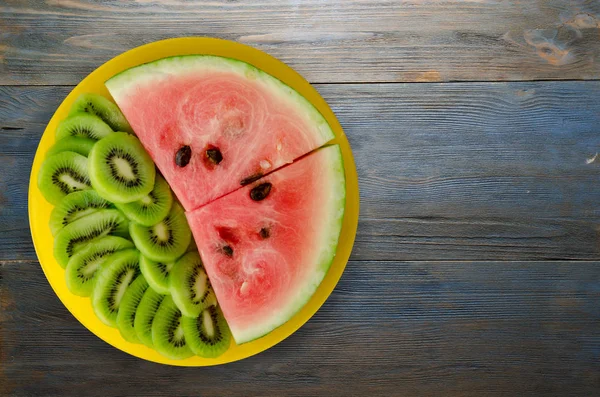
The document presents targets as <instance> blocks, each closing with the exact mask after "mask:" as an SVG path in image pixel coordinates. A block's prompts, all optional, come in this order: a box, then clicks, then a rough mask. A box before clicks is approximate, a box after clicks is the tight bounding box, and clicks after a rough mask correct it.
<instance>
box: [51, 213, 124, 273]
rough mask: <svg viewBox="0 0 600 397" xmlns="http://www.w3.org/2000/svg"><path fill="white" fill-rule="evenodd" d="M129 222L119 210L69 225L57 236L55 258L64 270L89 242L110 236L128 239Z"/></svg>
mask: <svg viewBox="0 0 600 397" xmlns="http://www.w3.org/2000/svg"><path fill="white" fill-rule="evenodd" d="M128 222H129V221H128V220H127V218H125V215H123V214H122V213H121V211H119V210H114V209H108V210H99V211H96V212H94V213H93V214H90V215H88V216H85V217H83V218H80V219H77V220H76V221H75V222H73V223H69V224H68V225H67V226H65V227H64V228H63V229H62V230H61V231H59V232H58V233H57V234H56V237H55V239H54V257H55V258H56V261H57V262H58V264H59V265H61V266H62V267H63V268H64V267H66V266H67V263H68V262H69V259H70V258H71V257H72V256H73V254H75V253H77V252H79V251H80V250H81V249H82V248H83V247H84V246H86V245H87V244H88V243H89V242H91V241H95V240H97V239H99V238H101V237H105V236H107V235H109V234H113V235H118V236H122V237H127V226H128Z"/></svg>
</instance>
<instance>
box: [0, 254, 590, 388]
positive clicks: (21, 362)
mask: <svg viewBox="0 0 600 397" xmlns="http://www.w3.org/2000/svg"><path fill="white" fill-rule="evenodd" d="M0 272H1V273H0V274H1V275H2V281H1V282H2V289H1V295H0V298H1V300H0V307H1V310H0V340H1V341H2V342H1V343H2V345H0V346H1V347H2V349H1V351H0V359H1V363H2V364H1V365H2V368H1V370H0V395H7V396H8V395H10V396H46V395H53V396H58V395H60V396H83V395H85V396H109V395H110V396H112V395H119V396H134V395H135V396H192V395H194V396H198V395H201V396H266V395H269V396H317V395H335V396H440V395H456V396H477V397H479V396H525V395H530V396H558V397H565V396H588V397H589V396H593V395H597V391H598V387H599V386H600V357H599V348H600V305H598V304H597V303H598V296H599V295H598V294H599V292H600V291H599V288H598V286H599V284H600V266H598V262H560V261H556V262H434V263H431V262H370V261H367V262H350V263H349V264H348V267H347V270H346V272H345V273H344V276H343V277H342V280H341V281H340V284H339V285H338V287H337V288H336V290H335V292H334V293H333V294H332V295H331V297H330V298H329V300H328V301H327V302H326V304H325V305H324V306H323V307H322V308H321V310H320V311H319V312H318V313H317V314H316V315H315V316H314V317H313V318H312V319H311V320H310V321H309V322H308V323H307V324H306V325H305V326H304V327H303V328H301V329H300V330H299V331H298V332H297V333H295V334H294V335H292V336H291V337H290V338H288V339H287V340H285V341H284V342H282V343H281V344H279V345H278V346H276V347H274V348H272V349H270V350H268V351H266V352H264V353H261V354H260V355H258V356H255V357H251V358H248V359H246V360H243V361H241V362H237V363H233V364H230V365H226V366H219V367H214V368H176V367H167V366H163V365H158V364H153V363H149V362H145V361H142V360H139V359H136V358H134V357H131V356H129V355H127V354H125V353H123V352H121V351H119V350H116V349H114V348H112V347H111V346H109V345H108V344H106V343H104V342H103V341H101V340H100V339H98V338H97V337H96V336H94V335H93V334H91V333H90V332H89V331H88V330H86V329H85V328H84V327H83V326H81V324H79V323H78V322H77V320H75V319H74V318H73V316H72V315H71V314H70V313H69V312H68V311H67V310H66V309H65V308H64V306H62V304H61V303H60V301H59V300H58V298H57V297H56V296H55V295H54V294H53V292H52V290H51V289H50V287H49V286H48V283H47V281H46V279H45V278H44V275H43V273H42V271H41V269H40V267H39V265H38V263H37V262H28V261H24V262H19V263H15V262H9V263H2V264H0Z"/></svg>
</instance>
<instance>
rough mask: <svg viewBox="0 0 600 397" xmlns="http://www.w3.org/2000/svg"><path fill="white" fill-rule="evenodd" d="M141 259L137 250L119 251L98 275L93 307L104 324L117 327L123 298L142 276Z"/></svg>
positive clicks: (93, 295)
mask: <svg viewBox="0 0 600 397" xmlns="http://www.w3.org/2000/svg"><path fill="white" fill-rule="evenodd" d="M139 257H140V253H139V251H138V250H136V249H127V250H123V251H119V252H117V253H115V254H113V255H111V257H110V258H109V260H107V261H106V263H105V264H104V266H102V269H101V270H100V272H99V273H98V276H97V277H98V278H97V280H96V285H95V286H94V292H93V293H92V307H93V308H94V312H95V313H96V316H98V318H99V319H100V320H101V321H102V322H103V323H104V324H106V325H109V326H111V327H116V326H117V315H118V312H119V308H120V307H121V303H122V302H123V297H124V296H125V294H126V292H127V289H128V288H129V287H130V285H131V283H132V282H133V280H135V279H136V278H137V276H138V275H139V274H140V269H139Z"/></svg>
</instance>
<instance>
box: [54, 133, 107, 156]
mask: <svg viewBox="0 0 600 397" xmlns="http://www.w3.org/2000/svg"><path fill="white" fill-rule="evenodd" d="M94 143H96V141H95V140H93V139H90V138H83V137H80V136H69V137H66V138H63V139H61V140H60V141H57V142H56V143H55V144H54V145H53V146H52V147H51V148H50V149H48V151H47V152H46V157H48V156H52V155H53V154H56V153H61V152H75V153H78V154H80V155H82V156H85V157H87V156H88V154H89V153H90V150H92V147H94Z"/></svg>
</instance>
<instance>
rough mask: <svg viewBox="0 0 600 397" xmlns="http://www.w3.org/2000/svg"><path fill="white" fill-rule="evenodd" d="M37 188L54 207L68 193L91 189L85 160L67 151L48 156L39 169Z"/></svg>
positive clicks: (77, 154)
mask: <svg viewBox="0 0 600 397" xmlns="http://www.w3.org/2000/svg"><path fill="white" fill-rule="evenodd" d="M38 188H39V189H40V192H41V193H42V195H43V196H44V198H45V199H46V200H48V202H49V203H51V204H54V205H57V204H59V203H60V201H61V200H62V199H63V198H64V197H65V196H66V195H68V194H69V193H73V192H76V191H79V190H87V189H91V188H92V186H91V181H90V177H89V172H88V161H87V158H85V157H84V156H82V155H80V154H79V153H75V152H69V151H66V152H61V153H57V154H54V155H52V156H48V157H47V158H46V160H44V162H43V163H42V166H41V167H40V172H39V174H38Z"/></svg>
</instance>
